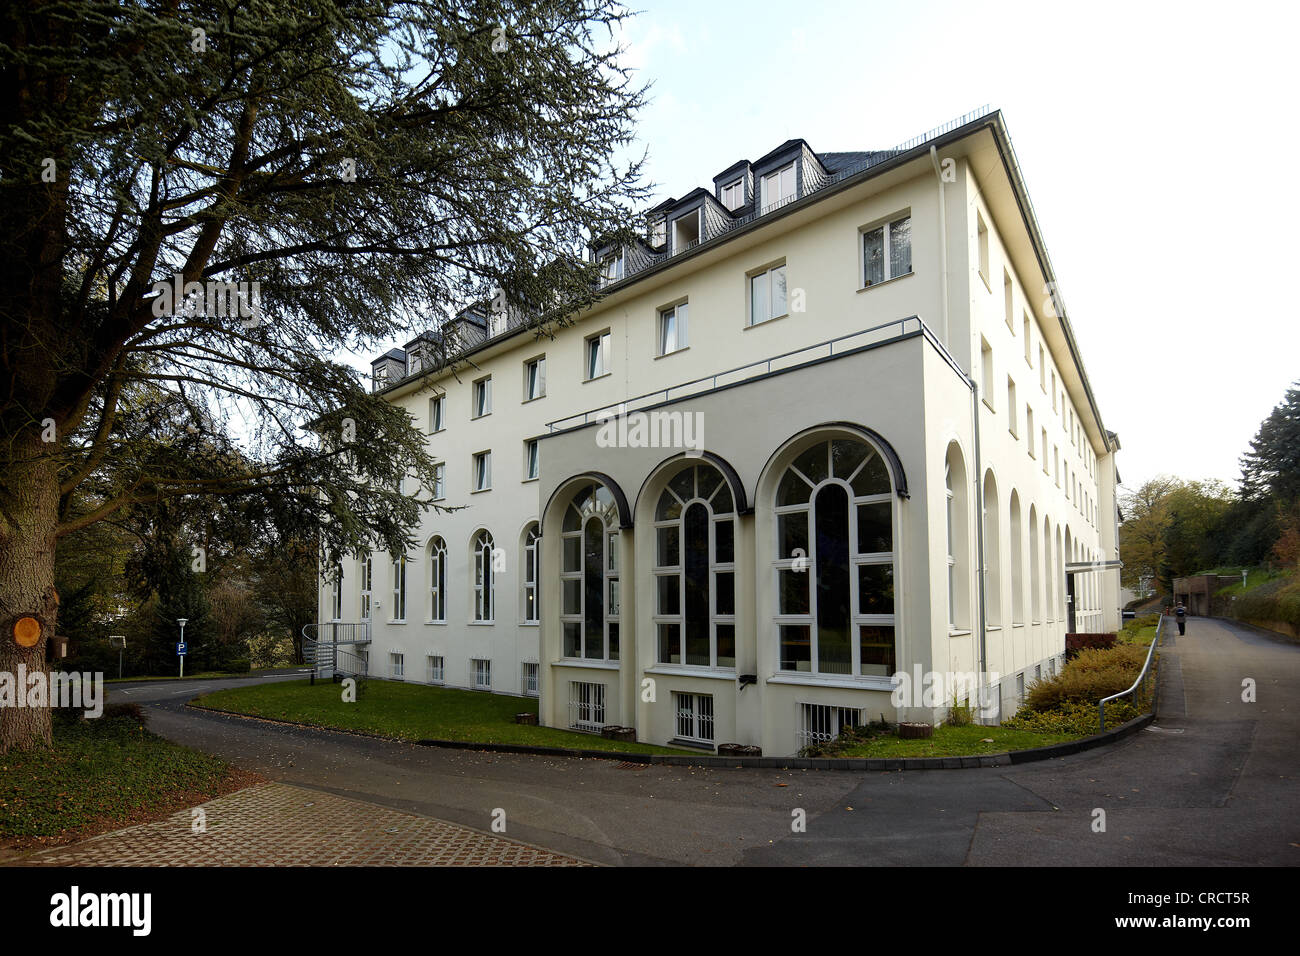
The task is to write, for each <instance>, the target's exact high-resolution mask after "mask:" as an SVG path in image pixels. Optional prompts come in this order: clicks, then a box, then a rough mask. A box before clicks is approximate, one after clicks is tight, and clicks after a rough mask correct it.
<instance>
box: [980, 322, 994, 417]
mask: <svg viewBox="0 0 1300 956" xmlns="http://www.w3.org/2000/svg"><path fill="white" fill-rule="evenodd" d="M980 387H981V388H982V389H983V390H984V394H983V396H982V398H983V400H984V404H985V405H987V406H988V407H989V408H990V409H991V408H993V346H991V345H989V341H988V339H986V338H984V336H982V335H981V336H980Z"/></svg>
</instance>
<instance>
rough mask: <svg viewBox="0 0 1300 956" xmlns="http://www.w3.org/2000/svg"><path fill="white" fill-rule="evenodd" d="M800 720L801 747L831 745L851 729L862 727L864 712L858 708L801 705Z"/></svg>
mask: <svg viewBox="0 0 1300 956" xmlns="http://www.w3.org/2000/svg"><path fill="white" fill-rule="evenodd" d="M799 718H800V720H799V743H800V746H801V747H809V746H812V745H814V744H824V743H829V742H830V741H832V740H834V739H835V738H836V737H838V736H839V735H840V734H842V733H843V732H844V731H845V730H847V729H849V728H850V727H860V726H862V711H861V710H859V709H858V708H856V707H835V706H833V705H831V704H800V705H799Z"/></svg>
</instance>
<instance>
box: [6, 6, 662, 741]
mask: <svg viewBox="0 0 1300 956" xmlns="http://www.w3.org/2000/svg"><path fill="white" fill-rule="evenodd" d="M623 17H624V12H623V11H622V10H621V8H617V7H612V6H610V5H608V4H607V3H605V2H604V0H544V2H542V3H531V2H510V0H495V2H456V0H423V2H410V3H400V2H385V0H356V2H349V0H275V2H274V3H271V2H263V0H251V2H247V0H214V2H202V0H200V2H188V0H86V2H73V0H65V2H57V0H56V2H47V0H22V2H19V0H8V2H7V3H6V4H5V5H4V7H3V10H2V11H0V64H2V65H0V97H3V101H4V102H5V103H6V104H8V108H9V116H10V117H11V120H10V122H9V124H8V125H6V126H5V128H4V130H3V133H2V134H0V137H2V138H0V244H2V246H0V344H3V358H2V359H0V362H3V376H0V628H2V629H3V632H0V670H10V671H12V670H14V669H15V668H16V667H17V665H19V664H20V663H21V664H26V665H27V666H28V667H29V668H34V667H39V666H41V662H42V661H43V657H44V650H45V648H44V645H45V642H46V639H47V637H48V635H50V634H51V633H53V631H54V628H55V626H56V620H57V605H58V595H57V592H56V591H55V586H54V553H55V548H56V546H57V542H58V540H59V538H60V537H62V536H65V535H68V534H71V533H74V532H76V531H79V530H81V529H83V528H86V527H88V526H89V525H91V524H93V523H95V522H97V521H100V520H103V519H105V518H107V517H110V516H113V515H120V514H121V513H123V511H124V510H129V509H130V508H132V507H134V506H136V505H140V504H148V503H152V502H157V501H161V500H165V499H168V498H172V497H177V496H185V495H234V496H247V495H250V494H266V495H272V496H276V495H279V496H293V500H295V501H296V502H299V503H300V505H301V507H302V509H303V510H304V516H305V519H306V518H310V519H312V520H314V521H315V522H317V523H318V524H319V528H320V534H321V541H322V546H323V548H324V550H325V551H326V552H327V553H328V554H330V555H336V554H341V553H345V552H348V551H351V550H356V549H360V548H363V547H370V546H371V545H372V543H373V544H375V545H377V546H380V547H383V548H385V549H387V550H390V551H394V550H397V549H399V548H402V547H404V546H405V544H406V535H407V529H408V528H409V527H411V526H412V525H413V523H414V522H415V519H416V518H417V516H418V514H419V509H420V508H421V507H422V505H421V503H420V502H417V501H415V500H413V499H412V498H411V497H409V496H404V495H402V494H400V493H399V490H398V482H397V479H398V477H399V476H404V475H405V476H413V477H414V478H415V479H416V480H417V481H420V482H426V481H427V480H428V479H429V478H430V474H431V466H432V462H431V461H430V460H429V458H428V457H427V455H426V453H425V450H424V445H423V441H422V438H421V435H420V434H419V432H418V431H417V430H416V428H415V427H414V426H413V423H412V421H411V419H410V416H409V415H407V414H406V413H405V412H404V411H402V410H401V409H399V408H397V407H396V406H394V405H391V404H389V403H386V402H384V401H382V400H380V399H379V398H377V397H376V396H375V395H374V394H372V391H371V390H370V389H368V388H367V387H366V385H365V383H364V382H363V381H362V379H361V378H360V376H358V375H357V374H356V373H355V372H354V371H353V370H352V369H351V368H350V367H348V365H347V364H346V363H345V362H344V361H342V360H341V359H339V358H337V356H339V355H340V353H341V351H343V350H353V349H364V348H371V347H373V346H374V345H375V344H376V343H382V342H391V341H392V340H394V339H398V340H402V339H403V337H412V336H413V335H414V334H415V333H418V332H420V331H423V330H425V329H427V328H429V327H431V326H433V325H435V324H436V323H437V317H439V316H445V315H448V314H451V313H453V312H454V311H456V310H457V309H458V308H459V307H460V306H462V305H464V304H466V303H467V302H468V301H472V300H476V299H479V298H482V297H487V296H489V295H494V293H495V291H496V290H502V291H503V293H504V295H503V296H501V297H499V298H504V299H505V300H506V301H507V302H508V303H509V304H510V305H511V306H512V307H514V308H516V309H519V310H523V311H524V312H526V314H528V315H529V316H530V321H534V322H536V323H537V325H538V328H539V331H541V332H545V331H546V330H548V328H549V327H550V325H551V324H552V323H554V322H558V321H563V320H564V319H563V317H564V316H566V315H571V314H573V313H574V312H575V311H577V310H580V309H581V308H582V307H584V306H585V305H587V304H589V303H590V302H591V300H592V297H593V295H594V293H593V291H592V290H593V286H594V284H593V281H592V280H593V279H594V275H593V271H594V267H592V266H590V265H584V264H583V262H582V258H583V257H582V255H581V253H582V250H583V246H584V242H586V241H587V240H588V239H589V238H590V237H592V236H597V235H607V234H610V233H615V232H619V231H620V230H622V231H623V232H624V233H626V230H627V224H628V223H629V222H630V221H631V219H630V216H631V210H632V208H633V207H634V206H635V205H636V203H637V202H639V201H640V200H641V199H642V198H644V188H643V187H642V185H641V182H640V170H639V165H638V164H636V163H631V164H625V165H622V166H619V165H616V158H617V157H618V156H619V155H620V152H621V150H622V149H623V148H624V147H625V146H626V145H628V144H629V142H630V140H631V137H632V129H633V127H632V124H631V118H632V116H633V114H634V112H635V110H636V108H637V107H638V106H639V105H640V103H641V101H642V96H643V91H642V90H640V89H638V88H637V87H635V86H634V85H633V83H632V82H631V80H630V78H629V77H628V76H627V74H626V72H625V71H623V70H622V69H621V68H620V59H619V56H620V53H619V51H618V50H617V49H616V48H615V47H616V44H615V43H614V42H613V39H612V38H613V37H614V36H615V35H616V33H617V28H618V23H619V21H620V20H621V19H622V18H623ZM173 277H176V278H175V280H173ZM225 282H230V283H233V282H248V283H257V284H258V286H257V295H256V296H255V295H254V291H253V287H252V286H248V287H246V291H247V292H248V295H247V297H246V298H245V300H244V301H243V303H242V304H243V305H244V306H245V308H244V309H243V310H240V309H239V308H238V305H239V303H236V302H234V301H231V300H229V299H228V298H227V299H224V300H223V291H222V289H221V287H219V286H212V285H209V286H207V287H206V288H205V289H204V290H203V292H204V294H203V295H202V296H201V297H200V298H201V299H202V303H201V304H200V305H199V306H198V307H194V303H193V302H192V301H191V302H190V303H189V306H188V307H187V304H186V303H185V302H184V301H181V300H182V299H183V292H184V291H185V289H184V287H185V286H187V285H189V284H190V283H225ZM176 286H179V288H177V287H176ZM214 289H215V295H214V294H213V292H214ZM255 297H260V301H258V302H257V305H258V306H259V309H258V310H253V309H250V308H248V306H249V305H250V304H251V300H253V299H254V298H255ZM250 312H253V313H254V314H251V315H250V314H247V313H250ZM232 313H234V314H232ZM150 390H153V391H154V392H165V393H166V394H167V395H168V396H170V398H171V402H170V404H167V405H166V408H167V415H168V416H170V420H172V421H173V422H174V421H175V420H177V419H176V416H180V418H183V419H186V422H185V426H186V427H185V431H184V432H183V433H179V437H168V438H167V439H166V440H164V439H163V438H161V437H159V433H157V432H155V431H151V430H150V429H149V428H148V427H147V425H146V424H145V423H146V422H147V416H143V417H142V416H141V415H138V414H137V415H134V416H131V415H124V411H125V409H124V402H127V403H129V402H131V401H134V400H135V396H138V395H141V394H145V395H148V394H151V393H150ZM234 411H237V412H238V413H239V415H240V416H241V419H242V420H244V421H247V422H248V426H247V435H246V436H245V437H246V439H247V441H248V446H247V447H246V449H245V451H246V452H247V453H248V454H247V455H246V456H243V457H239V458H236V457H235V456H231V455H226V454H223V453H222V451H221V448H220V443H219V442H214V441H213V440H212V438H211V436H210V433H211V432H212V431H214V430H217V429H214V423H218V422H221V421H223V420H225V419H226V418H228V417H229V416H230V415H231V414H232V412H234ZM128 419H129V420H128ZM349 420H350V421H349ZM308 422H314V423H315V427H316V428H317V429H318V431H321V432H323V437H322V440H320V441H313V440H308V439H309V437H311V436H309V435H308V434H307V433H305V432H304V431H303V426H304V424H305V423H308ZM167 434H168V435H169V436H171V435H172V432H168V433H167ZM247 460H253V461H262V462H269V463H270V464H268V465H266V466H265V467H254V468H247V467H238V466H236V465H235V462H236V461H247ZM307 491H310V492H311V493H310V494H307V493H304V492H307ZM182 556H183V552H182ZM20 616H36V617H38V618H39V619H40V620H41V621H42V622H43V628H42V634H41V638H40V640H39V641H38V643H37V644H36V645H35V646H33V647H19V646H18V645H17V644H16V643H15V642H14V641H13V640H12V639H11V638H10V635H9V628H10V627H11V622H12V621H14V620H15V619H17V618H18V617H20ZM49 740H50V722H49V713H48V711H45V710H40V709H30V708H22V709H16V708H5V709H4V710H3V711H0V750H4V749H8V748H10V747H33V746H40V745H43V744H48V742H49Z"/></svg>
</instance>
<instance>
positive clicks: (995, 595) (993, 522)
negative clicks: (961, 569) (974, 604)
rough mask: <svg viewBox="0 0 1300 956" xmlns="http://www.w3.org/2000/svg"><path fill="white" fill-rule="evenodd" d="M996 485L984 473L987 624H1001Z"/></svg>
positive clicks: (1000, 553) (991, 474)
mask: <svg viewBox="0 0 1300 956" xmlns="http://www.w3.org/2000/svg"><path fill="white" fill-rule="evenodd" d="M998 508H999V505H998V483H997V480H996V479H995V478H994V477H993V472H991V471H988V472H985V473H984V594H985V597H986V603H987V608H986V613H987V616H988V623H989V624H990V625H992V626H994V627H997V626H1000V625H1001V624H1002V537H1001V531H1002V529H1001V527H1000V526H999V523H998Z"/></svg>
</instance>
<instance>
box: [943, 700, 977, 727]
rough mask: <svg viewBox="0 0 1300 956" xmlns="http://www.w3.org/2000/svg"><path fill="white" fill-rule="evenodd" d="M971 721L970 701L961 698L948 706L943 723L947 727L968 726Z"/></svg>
mask: <svg viewBox="0 0 1300 956" xmlns="http://www.w3.org/2000/svg"><path fill="white" fill-rule="evenodd" d="M972 722H973V719H972V714H971V706H970V701H969V700H965V699H963V700H962V701H961V702H960V703H954V704H953V705H952V706H951V707H949V708H948V717H947V719H945V720H944V724H945V725H946V726H948V727H969V726H970V725H971V723H972Z"/></svg>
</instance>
